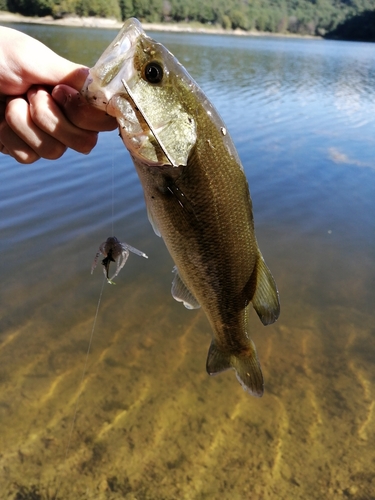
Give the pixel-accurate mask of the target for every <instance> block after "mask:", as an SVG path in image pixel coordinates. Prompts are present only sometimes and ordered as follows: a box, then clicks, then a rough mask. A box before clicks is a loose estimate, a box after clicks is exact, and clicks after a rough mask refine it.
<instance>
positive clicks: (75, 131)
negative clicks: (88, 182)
mask: <svg viewBox="0 0 375 500" xmlns="http://www.w3.org/2000/svg"><path fill="white" fill-rule="evenodd" d="M27 97H28V100H29V103H30V115H31V118H32V120H33V123H34V124H35V125H37V127H38V128H40V129H41V130H43V131H44V132H45V133H47V134H48V135H50V136H51V137H54V138H55V139H56V140H58V141H59V142H61V143H62V144H64V145H65V146H67V147H69V148H71V149H74V150H75V151H78V152H79V153H84V154H87V153H89V152H90V151H91V150H92V149H93V147H94V146H95V145H96V142H97V139H98V135H97V133H96V132H93V131H90V130H84V129H82V128H79V127H77V126H75V125H74V124H73V123H71V122H70V121H69V120H68V119H67V118H66V117H65V115H64V113H63V111H62V110H61V109H60V108H59V106H58V105H57V104H56V102H55V101H54V99H53V98H52V97H51V95H50V94H49V93H48V92H47V91H46V90H44V89H43V88H35V87H34V88H32V89H31V90H30V91H29V92H28V93H27Z"/></svg>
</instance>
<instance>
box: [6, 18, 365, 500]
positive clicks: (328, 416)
mask: <svg viewBox="0 0 375 500" xmlns="http://www.w3.org/2000/svg"><path fill="white" fill-rule="evenodd" d="M16 27H17V28H18V29H22V30H24V31H26V32H28V33H29V34H31V35H32V36H35V37H37V38H40V39H41V40H42V41H44V42H45V43H47V44H48V45H49V46H51V47H52V48H53V49H54V50H56V51H58V52H59V53H60V54H62V55H64V56H66V57H69V58H71V59H73V60H75V61H77V62H82V63H85V64H88V65H92V64H94V62H95V61H96V59H97V58H98V56H99V55H100V54H101V52H102V51H103V50H104V48H105V47H106V46H107V44H108V43H109V42H110V41H111V40H112V39H113V38H114V35H115V32H114V31H110V30H109V31H107V30H102V31H100V30H95V29H76V28H75V29H73V28H57V27H45V26H27V25H17V26H16ZM154 37H155V38H157V39H158V40H159V41H161V42H162V43H164V44H165V45H167V47H168V48H169V49H170V50H171V51H172V52H173V53H175V55H176V56H177V57H178V58H179V59H180V61H181V62H182V63H183V64H184V65H185V66H186V67H187V69H188V70H189V71H190V73H191V74H192V75H193V77H194V78H195V79H196V80H197V81H198V82H199V84H200V85H201V86H202V88H203V89H204V90H205V92H206V93H207V95H208V96H209V97H210V99H211V100H212V101H213V103H214V104H215V106H216V107H217V108H218V110H219V112H220V113H221V115H222V117H223V118H224V120H225V122H226V125H227V128H228V129H229V131H230V132H231V135H232V137H233V139H234V142H235V144H236V146H237V147H238V151H239V154H240V156H241V159H242V161H243V164H244V166H245V170H246V175H247V177H248V180H249V184H250V189H251V194H252V199H253V203H254V215H255V223H256V229H257V237H258V240H259V244H260V247H261V249H262V252H263V254H264V256H265V258H266V261H267V263H268V265H269V267H270V268H271V270H272V272H273V274H274V276H275V279H276V281H277V284H278V287H279V290H280V297H281V307H282V311H281V316H280V319H279V321H278V322H277V323H276V324H275V325H272V326H269V327H267V328H264V327H263V326H262V325H261V323H260V322H259V320H258V319H257V318H256V317H255V316H256V315H255V314H251V319H250V326H251V332H252V337H253V339H254V341H255V343H256V345H257V348H258V353H259V356H260V360H261V363H262V367H263V372H264V376H265V383H266V391H265V395H264V397H263V398H261V399H255V398H252V397H250V396H249V395H247V394H246V393H244V392H243V390H242V389H241V387H240V385H239V384H238V383H237V381H236V379H235V377H234V374H233V372H228V373H224V374H221V375H219V376H218V377H215V378H210V377H208V376H207V375H206V372H205V360H206V354H207V349H208V346H209V343H210V335H211V332H210V328H209V325H208V323H207V321H206V319H205V317H204V314H203V313H202V312H200V311H187V310H185V308H183V307H182V306H181V304H178V303H177V302H175V301H174V300H173V299H172V297H171V295H170V284H171V281H172V274H171V270H172V266H173V263H172V261H171V259H170V257H169V255H168V253H167V251H166V249H165V247H164V244H163V242H162V241H161V240H160V239H159V238H157V237H156V236H155V235H154V233H153V231H152V228H151V226H150V225H149V223H148V220H147V216H146V213H145V208H144V202H143V194H142V189H141V187H140V184H139V182H138V179H137V176H136V174H135V170H134V168H133V166H132V163H131V161H130V159H129V156H128V154H127V152H126V150H125V148H124V147H123V145H122V143H121V141H120V140H119V138H118V136H117V133H116V132H114V133H106V134H102V136H101V138H100V141H99V144H98V146H97V147H96V149H95V150H94V152H93V153H92V154H90V155H89V156H80V155H78V154H76V153H74V152H69V153H67V154H66V155H65V156H64V157H63V158H61V159H60V160H58V161H54V162H49V161H39V162H37V163H36V164H33V165H28V166H23V165H19V164H17V163H16V162H14V161H12V159H10V158H7V157H5V156H2V157H1V158H0V172H1V179H2V182H1V184H0V231H1V233H0V234H1V238H0V249H1V255H2V260H1V263H0V276H1V289H0V422H1V424H2V425H1V426H0V465H1V467H0V497H1V498H4V499H15V498H17V499H18V500H19V499H26V498H38V497H36V496H35V495H36V494H39V495H40V498H48V495H50V497H53V495H54V494H55V493H56V491H57V498H60V499H64V500H65V499H69V500H70V499H72V500H73V499H74V500H76V499H78V498H81V499H120V498H126V499H138V500H139V499H152V500H158V499H168V500H169V499H180V498H181V499H228V500H229V499H275V498H278V499H286V500H287V499H290V498H293V499H315V498H316V499H321V498H328V499H330V498H332V499H334V498H338V497H340V496H342V495H343V496H344V497H345V496H347V497H350V498H355V499H358V500H359V499H361V500H363V499H366V500H367V499H370V498H374V496H375V493H374V492H375V475H374V464H375V430H374V429H375V388H374V382H375V329H374V319H375V314H374V299H375V292H374V289H375V286H374V285H375V279H374V270H375V265H374V264H375V251H374V248H375V90H374V80H375V45H373V44H361V43H346V42H333V41H317V40H297V39H282V38H280V39H279V38H269V39H268V38H240V37H230V36H228V37H218V36H208V35H187V34H180V35H178V34H162V33H158V34H154ZM112 178H113V179H114V183H112ZM112 185H113V197H112ZM112 199H113V205H112ZM112 210H113V211H114V216H113V217H112ZM112 224H113V225H114V234H116V236H118V237H119V238H120V239H122V240H124V241H127V242H128V243H130V244H131V245H133V246H135V247H137V248H140V249H141V250H143V251H144V252H146V253H147V254H148V255H149V259H148V261H145V260H143V259H141V258H139V257H137V256H136V255H133V254H132V255H130V257H129V260H128V263H127V264H126V266H125V268H124V270H123V271H122V272H121V274H120V275H119V277H118V279H117V280H116V281H117V286H115V287H111V286H109V285H105V286H104V290H103V296H102V299H101V304H100V309H99V313H98V317H97V322H96V326H95V331H94V337H93V341H92V345H91V350H90V354H89V357H88V362H87V370H86V375H85V377H84V380H82V372H83V369H84V366H85V358H86V351H87V348H88V343H89V338H90V333H91V331H92V329H93V324H94V318H95V313H96V308H97V303H98V298H99V295H100V291H101V287H102V277H103V276H102V273H101V270H100V269H97V270H96V271H95V273H94V274H93V275H92V276H91V275H90V268H91V263H92V260H93V258H94V256H95V253H96V251H97V248H98V246H99V244H100V243H101V242H102V241H104V240H105V239H106V238H107V237H108V236H110V235H111V233H112ZM79 394H81V396H80V398H79V399H78V403H77V397H78V395H79ZM76 410H77V414H76V418H75V420H74V425H73V418H74V414H75V411H76ZM68 443H69V445H68ZM35 492H37V493H35ZM33 494H34V496H32V495H33ZM17 495H18V496H17ZM22 495H23V496H22ZM27 495H29V496H27Z"/></svg>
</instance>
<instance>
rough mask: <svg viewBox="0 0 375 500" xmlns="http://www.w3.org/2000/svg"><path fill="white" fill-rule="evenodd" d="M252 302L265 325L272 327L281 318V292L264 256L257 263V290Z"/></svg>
mask: <svg viewBox="0 0 375 500" xmlns="http://www.w3.org/2000/svg"><path fill="white" fill-rule="evenodd" d="M251 301H252V303H253V307H254V309H255V310H256V312H257V314H258V316H259V318H260V320H261V322H262V323H263V325H270V324H271V323H274V322H275V321H276V320H277V318H278V317H279V314H280V302H279V292H278V291H277V287H276V283H275V280H274V279H273V276H272V274H271V271H270V270H269V269H268V267H267V265H266V263H265V262H264V259H263V257H262V255H260V256H259V259H258V262H257V282H256V289H255V293H254V295H253V298H252V300H251Z"/></svg>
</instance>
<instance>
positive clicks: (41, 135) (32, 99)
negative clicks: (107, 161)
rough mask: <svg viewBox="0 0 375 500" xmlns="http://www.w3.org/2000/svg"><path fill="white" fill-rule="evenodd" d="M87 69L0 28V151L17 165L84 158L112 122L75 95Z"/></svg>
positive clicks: (35, 41) (26, 38)
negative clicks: (70, 153) (71, 154)
mask: <svg viewBox="0 0 375 500" xmlns="http://www.w3.org/2000/svg"><path fill="white" fill-rule="evenodd" d="M87 73H88V68H86V67H85V66H82V65H79V64H76V63H73V62H71V61H68V60H67V59H64V58H63V57H61V56H59V55H57V54H56V53H55V52H53V51H52V50H50V49H49V48H48V47H46V46H45V45H43V44H42V43H40V42H38V41H37V40H35V39H34V38H31V37H29V36H27V35H25V34H23V33H21V32H19V31H16V30H13V29H10V28H5V27H0V152H1V153H3V154H8V155H10V156H12V157H13V158H15V159H16V160H17V161H18V162H19V163H33V162H35V161H37V160H39V158H46V159H50V160H54V159H57V158H59V157H60V156H62V155H63V154H64V153H65V151H66V150H67V149H68V148H70V149H74V150H75V151H78V152H79V153H83V154H88V153H89V152H90V151H91V150H92V149H93V147H94V146H95V145H96V142H97V138H98V132H102V131H106V130H113V129H115V128H116V127H117V124H116V121H115V119H114V118H112V117H110V116H107V115H106V114H105V113H104V112H103V111H100V110H98V109H96V108H94V107H92V106H89V105H88V104H87V103H86V102H85V101H84V100H83V98H82V97H81V96H80V94H79V90H80V89H81V88H82V86H83V84H84V82H85V80H86V76H87Z"/></svg>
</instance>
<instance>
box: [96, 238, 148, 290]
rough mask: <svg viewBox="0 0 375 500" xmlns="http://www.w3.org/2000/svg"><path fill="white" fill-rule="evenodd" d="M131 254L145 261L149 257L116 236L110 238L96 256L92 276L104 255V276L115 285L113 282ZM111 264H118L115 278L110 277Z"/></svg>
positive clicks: (101, 246)
mask: <svg viewBox="0 0 375 500" xmlns="http://www.w3.org/2000/svg"><path fill="white" fill-rule="evenodd" d="M129 252H133V253H135V254H137V255H140V256H141V257H144V258H145V259H148V256H147V255H146V254H145V253H143V252H141V251H140V250H137V249H136V248H134V247H132V246H131V245H128V244H127V243H122V242H121V241H119V240H118V239H117V238H116V237H115V236H110V237H109V238H107V240H106V241H104V242H103V243H102V244H101V245H100V247H99V252H98V253H97V254H96V255H95V259H94V262H93V263H92V266H91V274H92V273H93V272H94V269H95V268H96V266H97V264H98V259H99V257H100V255H104V259H103V260H102V264H103V273H104V276H105V277H106V278H107V281H108V283H110V284H111V285H115V284H116V283H114V282H113V281H112V280H113V279H114V278H115V277H116V276H117V275H118V273H119V272H120V271H121V269H122V268H123V267H124V266H125V264H126V261H127V260H128V257H129ZM111 262H116V271H115V274H114V275H113V276H111V277H109V265H110V263H111Z"/></svg>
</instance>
